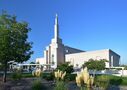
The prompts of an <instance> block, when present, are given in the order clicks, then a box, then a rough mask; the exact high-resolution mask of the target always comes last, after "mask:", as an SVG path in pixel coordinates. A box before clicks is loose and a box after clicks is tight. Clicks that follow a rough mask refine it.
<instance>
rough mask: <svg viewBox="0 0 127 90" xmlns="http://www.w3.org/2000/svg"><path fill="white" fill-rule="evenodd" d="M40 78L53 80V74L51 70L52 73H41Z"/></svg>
mask: <svg viewBox="0 0 127 90" xmlns="http://www.w3.org/2000/svg"><path fill="white" fill-rule="evenodd" d="M42 78H44V79H46V80H48V81H51V80H54V74H53V72H52V73H43V74H42Z"/></svg>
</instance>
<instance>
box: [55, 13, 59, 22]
mask: <svg viewBox="0 0 127 90" xmlns="http://www.w3.org/2000/svg"><path fill="white" fill-rule="evenodd" d="M55 24H56V25H57V24H58V15H57V13H56V18H55Z"/></svg>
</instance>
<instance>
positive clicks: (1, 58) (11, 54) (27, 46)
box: [0, 12, 33, 82]
mask: <svg viewBox="0 0 127 90" xmlns="http://www.w3.org/2000/svg"><path fill="white" fill-rule="evenodd" d="M30 30H31V29H30V28H29V27H28V24H27V23H26V22H18V21H17V20H16V16H11V15H9V14H7V13H6V12H2V14H1V15H0V63H1V64H2V66H3V68H4V75H3V81H4V82H6V73H7V66H8V62H9V61H15V62H18V63H22V62H24V61H27V60H28V59H29V58H30V56H31V54H32V53H33V51H31V48H32V42H28V32H29V31H30Z"/></svg>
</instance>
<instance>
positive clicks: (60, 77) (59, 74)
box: [54, 70, 67, 90]
mask: <svg viewBox="0 0 127 90" xmlns="http://www.w3.org/2000/svg"><path fill="white" fill-rule="evenodd" d="M54 74H55V79H56V86H55V88H54V89H55V90H67V88H66V85H65V82H64V77H65V76H66V72H63V71H60V70H58V71H56V72H55V73H54Z"/></svg>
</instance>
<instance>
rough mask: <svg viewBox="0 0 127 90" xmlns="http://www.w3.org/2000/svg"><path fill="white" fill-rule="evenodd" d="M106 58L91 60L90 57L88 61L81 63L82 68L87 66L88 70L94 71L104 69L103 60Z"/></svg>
mask: <svg viewBox="0 0 127 90" xmlns="http://www.w3.org/2000/svg"><path fill="white" fill-rule="evenodd" d="M106 61H107V60H105V59H100V60H93V59H90V60H89V61H88V62H85V63H84V64H83V68H84V67H87V68H88V69H89V70H94V73H95V72H96V70H104V69H105V62H106Z"/></svg>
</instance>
